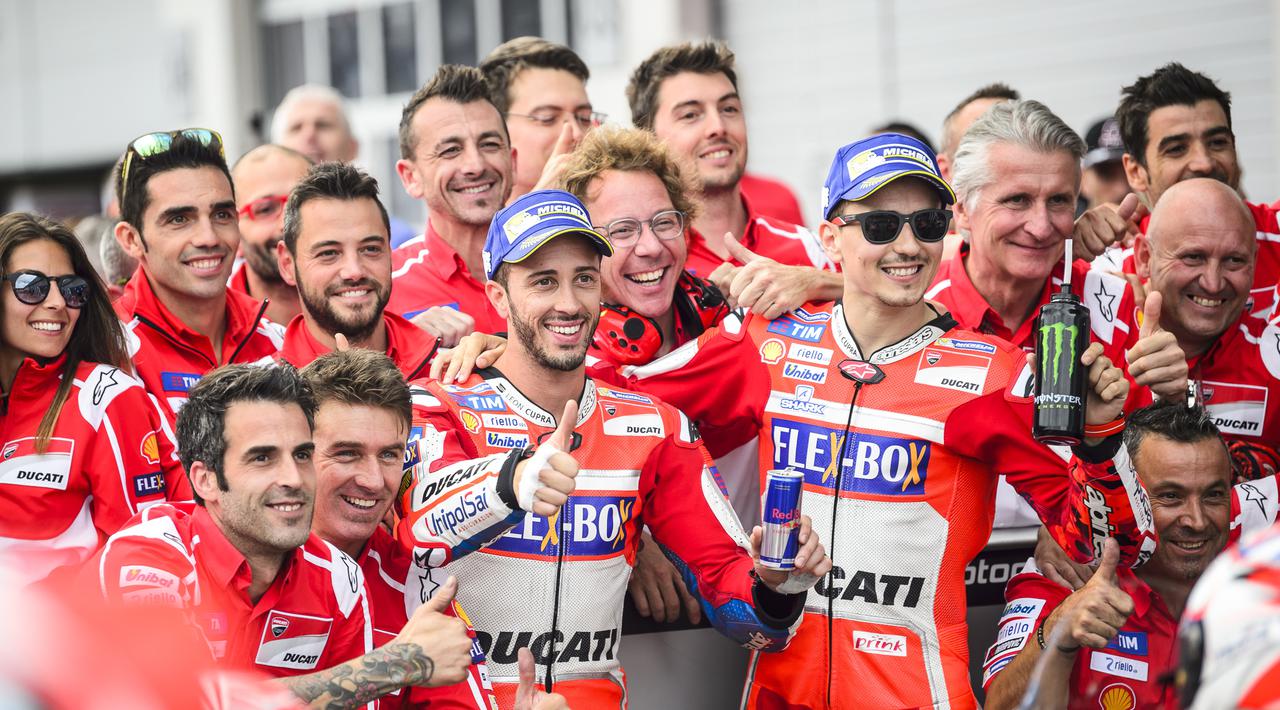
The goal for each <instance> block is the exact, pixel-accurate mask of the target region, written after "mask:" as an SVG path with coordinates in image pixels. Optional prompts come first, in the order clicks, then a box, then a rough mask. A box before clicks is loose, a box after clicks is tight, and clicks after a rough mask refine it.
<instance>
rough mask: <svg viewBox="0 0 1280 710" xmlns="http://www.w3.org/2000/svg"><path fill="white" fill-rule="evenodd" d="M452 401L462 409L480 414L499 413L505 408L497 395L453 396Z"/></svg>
mask: <svg viewBox="0 0 1280 710" xmlns="http://www.w3.org/2000/svg"><path fill="white" fill-rule="evenodd" d="M453 399H454V401H455V402H457V403H458V404H461V405H462V406H464V407H470V408H472V409H475V410H478V411H481V412H501V411H505V410H506V408H507V405H506V404H504V403H503V401H502V396H501V395H497V394H454V395H453Z"/></svg>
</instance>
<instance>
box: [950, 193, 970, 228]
mask: <svg viewBox="0 0 1280 710" xmlns="http://www.w3.org/2000/svg"><path fill="white" fill-rule="evenodd" d="M966 202H967V200H956V203H955V204H954V205H951V216H952V217H953V218H955V221H956V232H957V233H960V232H965V233H967V232H968V231H969V208H968V206H967V205H966V204H965V203H966Z"/></svg>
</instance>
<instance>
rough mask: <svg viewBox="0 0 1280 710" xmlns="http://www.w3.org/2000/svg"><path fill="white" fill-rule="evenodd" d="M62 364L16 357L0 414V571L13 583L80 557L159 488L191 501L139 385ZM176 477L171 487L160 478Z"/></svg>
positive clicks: (97, 369) (112, 373)
mask: <svg viewBox="0 0 1280 710" xmlns="http://www.w3.org/2000/svg"><path fill="white" fill-rule="evenodd" d="M65 367H66V358H65V357H59V358H57V359H56V360H53V361H51V362H49V363H45V364H40V363H37V362H36V361H35V360H33V359H31V358H27V359H26V360H24V361H23V362H22V364H21V365H20V366H19V367H18V372H17V374H16V375H15V376H14V378H13V382H12V383H11V384H10V386H9V392H8V396H7V397H5V399H4V410H3V415H4V416H3V417H2V418H0V558H2V559H3V563H0V567H3V568H4V569H5V570H6V572H7V573H9V574H10V575H11V577H12V578H13V579H14V580H15V581H17V582H18V583H20V584H21V583H32V582H36V581H39V580H41V579H44V578H45V577H46V576H48V575H49V574H50V573H52V572H54V571H55V570H57V569H58V568H62V567H69V566H73V565H76V564H79V563H81V562H83V561H84V560H86V559H88V558H89V556H90V555H92V554H93V553H94V552H95V551H97V549H98V548H99V547H100V546H101V545H102V543H103V542H105V541H106V539H107V536H109V535H111V534H112V533H114V532H116V531H117V530H118V529H120V527H121V526H122V525H124V524H125V522H127V521H128V520H129V518H131V517H133V516H134V514H136V513H137V512H138V511H139V510H142V509H143V508H146V507H148V506H150V505H153V504H155V503H160V502H163V501H164V500H165V497H166V494H167V491H168V490H170V489H172V490H175V491H187V492H188V493H186V495H187V497H190V493H189V491H190V487H189V485H188V484H187V480H186V473H185V472H183V470H182V466H181V464H180V463H179V462H178V460H177V457H176V455H175V454H174V446H173V439H172V438H171V432H169V431H168V430H167V429H165V427H164V426H163V423H162V422H163V415H162V414H161V413H160V410H159V409H158V405H157V404H156V402H155V400H154V399H153V398H152V397H150V396H149V395H147V393H146V390H144V389H143V388H142V383H140V382H138V381H137V380H135V379H133V378H132V377H130V376H129V375H127V374H125V373H123V372H121V371H120V370H118V369H116V368H114V367H112V366H110V365H100V364H97V363H92V362H82V363H80V366H79V367H78V368H76V372H75V373H66V372H64V369H65ZM64 375H66V376H71V377H73V383H72V386H71V391H70V392H69V393H68V396H67V401H66V402H65V403H64V404H63V406H62V409H61V410H60V412H59V415H58V421H57V423H56V424H55V425H54V428H53V432H52V436H50V438H49V441H48V443H47V444H46V445H44V447H43V448H41V447H40V446H39V445H38V443H37V441H36V436H37V432H38V431H39V428H40V422H41V421H42V420H43V419H44V416H45V413H46V412H48V411H49V408H50V407H51V406H52V405H53V398H54V394H55V393H56V392H57V389H58V384H59V381H60V380H61V379H62V377H63V376H64ZM175 476H176V477H181V484H180V485H179V484H177V483H170V482H169V481H168V480H167V479H169V478H172V477H175ZM180 495H181V494H180V493H179V496H180Z"/></svg>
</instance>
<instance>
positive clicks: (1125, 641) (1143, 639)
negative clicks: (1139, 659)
mask: <svg viewBox="0 0 1280 710" xmlns="http://www.w3.org/2000/svg"><path fill="white" fill-rule="evenodd" d="M1107 648H1109V649H1111V650H1113V651H1119V652H1121V653H1128V654H1130V655H1133V656H1145V655H1147V634H1146V632H1145V631H1121V632H1120V633H1118V634H1116V637H1115V638H1113V639H1111V643H1108V644H1107Z"/></svg>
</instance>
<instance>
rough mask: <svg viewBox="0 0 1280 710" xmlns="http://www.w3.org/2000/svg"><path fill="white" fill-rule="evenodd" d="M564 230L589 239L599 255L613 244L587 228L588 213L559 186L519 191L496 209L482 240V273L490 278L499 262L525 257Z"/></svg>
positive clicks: (520, 259)
mask: <svg viewBox="0 0 1280 710" xmlns="http://www.w3.org/2000/svg"><path fill="white" fill-rule="evenodd" d="M565 234H579V235H581V236H583V237H586V238H587V239H588V240H590V242H591V245H592V246H594V247H595V248H596V251H598V252H600V255H601V256H612V255H613V245H611V244H609V240H607V239H605V238H604V237H602V236H600V233H599V232H597V231H596V230H594V229H592V228H591V216H590V215H588V214H587V208H586V207H583V206H582V203H581V202H579V201H578V198H576V197H574V196H573V195H571V194H569V193H567V192H565V191H563V190H538V191H536V192H530V193H529V194H527V195H522V196H521V197H520V198H519V199H517V200H516V201H515V202H512V203H511V204H510V205H508V206H506V207H504V208H502V209H500V210H498V213H497V214H496V215H494V216H493V221H492V222H490V223H489V235H488V236H487V237H485V240H484V274H485V277H487V278H490V279H492V278H493V275H494V274H496V273H497V272H498V267H499V266H502V264H503V263H504V262H505V263H508V264H515V263H519V262H521V261H524V260H525V259H527V258H529V255H530V254H532V253H534V252H535V251H537V250H538V249H540V248H542V246H543V245H545V244H546V243H547V242H549V241H551V240H552V239H555V238H556V237H559V236H562V235H565Z"/></svg>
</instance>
